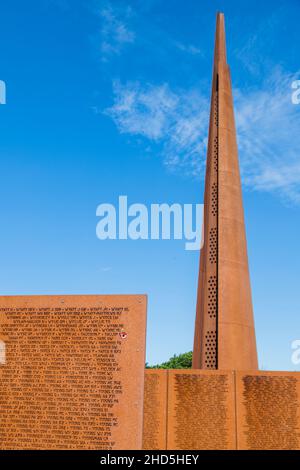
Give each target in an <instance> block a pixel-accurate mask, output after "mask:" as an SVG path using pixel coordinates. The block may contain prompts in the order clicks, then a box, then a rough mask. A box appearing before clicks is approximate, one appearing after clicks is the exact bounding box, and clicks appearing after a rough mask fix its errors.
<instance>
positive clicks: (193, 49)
mask: <svg viewBox="0 0 300 470" xmlns="http://www.w3.org/2000/svg"><path fill="white" fill-rule="evenodd" d="M174 45H175V47H176V48H177V49H179V50H180V51H182V52H186V53H188V54H191V55H200V56H202V57H203V55H204V54H203V51H202V50H201V49H200V48H199V47H197V46H194V45H193V44H184V43H182V42H178V41H175V42H174Z"/></svg>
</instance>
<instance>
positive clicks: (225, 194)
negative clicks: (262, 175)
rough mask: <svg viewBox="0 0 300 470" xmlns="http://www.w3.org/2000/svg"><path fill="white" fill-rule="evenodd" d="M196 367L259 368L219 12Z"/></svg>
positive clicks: (207, 171)
mask: <svg viewBox="0 0 300 470" xmlns="http://www.w3.org/2000/svg"><path fill="white" fill-rule="evenodd" d="M212 82H213V83H212V96H211V111H210V122H209V137H208V149H207V163H206V178H205V194H204V244H203V247H202V249H201V253H200V269H199V282H198V296H197V312H196V322H195V335H194V350H193V368H196V369H223V370H224V369H231V370H232V369H237V370H238V369H257V367H258V366H257V353H256V340H255V329H254V321H253V312H252V299H251V286H250V278H249V268H248V258H247V243H246V235H245V225H244V211H243V203H242V190H241V182H240V171H239V161H238V150H237V143H236V130H235V122H234V111H233V100H232V89H231V79H230V71H229V67H228V65H227V59H226V41H225V22H224V15H223V14H222V13H218V15H217V26H216V36H215V52H214V66H213V81H212Z"/></svg>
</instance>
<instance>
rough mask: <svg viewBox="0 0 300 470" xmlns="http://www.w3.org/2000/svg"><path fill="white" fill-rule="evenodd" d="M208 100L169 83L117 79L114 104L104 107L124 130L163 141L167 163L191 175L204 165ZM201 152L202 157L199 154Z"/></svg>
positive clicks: (192, 91)
mask: <svg viewBox="0 0 300 470" xmlns="http://www.w3.org/2000/svg"><path fill="white" fill-rule="evenodd" d="M208 109H209V108H208V100H207V99H206V98H204V97H203V96H202V95H201V94H200V93H198V92H197V91H195V90H190V91H186V90H181V91H177V92H174V91H172V90H171V89H170V87H169V85H168V84H163V85H159V86H153V85H151V84H146V85H145V84H144V85H142V84H141V83H139V82H131V83H127V84H125V85H122V84H121V83H120V82H118V81H116V82H114V104H113V106H112V107H110V108H108V109H106V110H105V114H106V115H108V116H110V117H111V118H112V119H113V120H114V122H115V123H116V125H117V127H118V129H119V131H120V132H121V133H128V134H133V135H136V136H143V137H145V138H147V139H149V140H150V141H153V142H156V143H161V144H162V154H163V158H164V163H165V164H166V165H167V166H168V167H169V168H171V169H175V168H177V169H178V168H179V167H180V168H184V171H185V172H187V173H189V174H193V175H195V174H197V173H198V172H199V162H200V161H202V165H201V164H200V166H201V167H202V166H203V165H204V158H203V155H204V153H205V146H206V135H205V131H206V128H207V123H208ZM199 155H202V158H201V157H199Z"/></svg>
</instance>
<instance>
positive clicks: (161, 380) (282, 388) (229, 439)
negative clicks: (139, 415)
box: [143, 369, 300, 450]
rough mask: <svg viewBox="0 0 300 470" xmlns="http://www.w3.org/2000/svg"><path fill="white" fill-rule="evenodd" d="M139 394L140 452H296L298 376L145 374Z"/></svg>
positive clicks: (299, 433) (299, 426)
mask: <svg viewBox="0 0 300 470" xmlns="http://www.w3.org/2000/svg"><path fill="white" fill-rule="evenodd" d="M153 377H156V381H155V383H156V385H155V386H154V385H153ZM165 384H166V385H165ZM145 389H146V390H147V393H146V394H145V408H144V439H143V448H144V449H153V450H155V449H158V448H159V449H162V450H164V449H168V450H188V449H192V450H201V449H218V450H222V449H300V372H298V373H297V372H295V373H293V372H263V371H259V372H253V371H241V372H236V371H220V370H215V371H207V370H206V371H205V370H199V369H194V370H193V369H189V370H168V371H166V370H164V371H159V370H152V371H151V370H146V376H145ZM163 390H166V392H165V395H164V396H162V395H160V396H158V391H160V393H163ZM163 404H165V413H164V412H162V411H161V408H162V406H163ZM165 415H166V416H167V421H166V422H165V419H164V416H165ZM153 417H155V418H153ZM160 417H161V418H160ZM154 422H155V424H154ZM158 429H160V432H159V433H158ZM163 429H164V436H163V435H162V432H161V430H163ZM158 436H159V438H158ZM163 442H165V446H164V447H158V445H159V444H161V443H163Z"/></svg>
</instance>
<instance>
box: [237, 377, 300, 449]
mask: <svg viewBox="0 0 300 470" xmlns="http://www.w3.org/2000/svg"><path fill="white" fill-rule="evenodd" d="M236 402H237V430H238V433H237V442H238V449H243V450H244V449H249V450H254V449H257V450H264V449H265V450H276V449H278V450H281V449H282V450H293V449H298V450H299V449H300V372H262V371H261V372H253V371H240V372H237V373H236Z"/></svg>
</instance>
